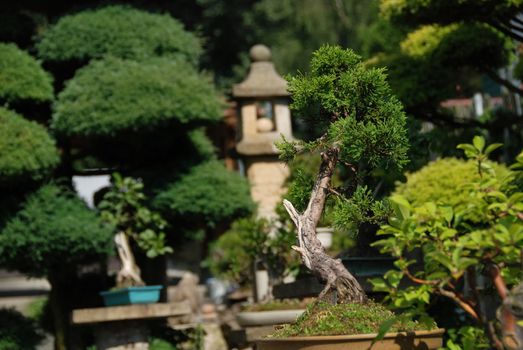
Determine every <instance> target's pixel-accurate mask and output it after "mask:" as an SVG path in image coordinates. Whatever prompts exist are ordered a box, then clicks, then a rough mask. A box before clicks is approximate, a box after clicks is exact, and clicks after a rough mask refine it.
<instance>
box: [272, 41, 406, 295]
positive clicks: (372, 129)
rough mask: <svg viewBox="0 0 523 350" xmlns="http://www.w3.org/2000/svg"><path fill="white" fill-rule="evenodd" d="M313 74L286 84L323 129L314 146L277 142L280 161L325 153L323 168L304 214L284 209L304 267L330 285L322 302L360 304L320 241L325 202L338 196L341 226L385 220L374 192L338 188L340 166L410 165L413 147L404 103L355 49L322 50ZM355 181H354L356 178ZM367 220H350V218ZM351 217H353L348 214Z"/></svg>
mask: <svg viewBox="0 0 523 350" xmlns="http://www.w3.org/2000/svg"><path fill="white" fill-rule="evenodd" d="M310 68H311V71H310V73H309V74H308V75H298V76H296V77H292V78H290V80H289V91H290V92H291V94H292V97H293V102H292V104H291V108H292V110H293V111H294V113H295V115H296V116H297V117H299V118H303V119H305V120H306V121H308V122H309V124H310V125H311V127H314V128H317V129H320V130H321V136H320V137H319V138H317V139H315V140H313V141H310V142H297V141H293V142H287V141H285V140H284V141H283V142H282V143H281V144H279V149H280V151H281V158H282V159H284V160H286V161H289V160H292V159H293V158H294V157H295V156H296V154H298V153H301V152H311V151H316V152H319V153H320V157H321V164H320V168H319V171H318V173H317V176H316V179H315V181H314V184H313V187H312V190H311V194H310V198H309V201H308V204H307V207H306V209H305V210H304V211H303V212H301V213H300V212H298V210H296V209H295V207H294V206H293V204H292V203H291V202H289V201H288V200H284V206H285V208H286V210H287V212H288V213H289V215H290V217H291V219H292V220H293V222H294V224H295V225H296V227H297V230H298V242H299V245H298V246H293V247H292V248H293V249H294V250H296V251H297V252H299V253H300V255H301V258H302V261H303V263H304V264H305V266H306V267H307V268H309V269H310V270H311V271H312V272H313V273H315V274H316V275H318V276H319V277H320V278H321V279H323V280H324V281H325V282H326V286H325V288H324V290H323V291H322V292H321V293H320V295H319V297H320V298H321V297H324V296H325V295H326V294H327V292H329V291H331V290H335V291H336V292H337V298H338V301H339V302H343V303H345V302H355V303H361V302H365V301H366V300H367V297H366V295H365V293H364V291H363V289H362V288H361V286H360V285H359V283H358V281H357V280H356V279H355V278H354V276H353V275H352V274H351V273H350V272H349V271H348V270H347V269H346V268H345V266H344V265H343V264H342V262H341V260H339V259H334V258H332V257H330V256H329V255H327V254H326V253H325V250H324V248H323V246H322V244H321V242H320V241H319V240H318V238H317V237H316V226H317V224H318V221H319V220H320V218H321V215H322V212H323V209H324V205H325V201H326V199H327V197H329V196H335V197H337V202H338V205H337V206H336V208H335V210H336V211H337V212H338V213H339V215H337V216H338V217H343V218H344V219H343V220H344V221H346V222H347V221H351V219H358V220H365V219H371V218H373V217H377V216H382V215H383V214H384V212H385V206H384V204H383V203H381V202H379V201H373V199H372V194H371V193H370V192H369V190H368V189H367V188H365V187H362V186H355V184H354V183H353V184H352V185H353V186H351V187H350V188H348V189H335V188H333V186H332V185H331V180H332V176H333V173H334V170H335V168H336V167H337V166H338V165H344V166H346V167H347V168H348V170H349V171H351V172H354V173H355V175H356V174H357V171H358V167H359V165H361V164H366V165H368V166H370V167H377V166H380V165H384V166H397V167H401V166H402V165H403V164H405V163H406V162H407V159H406V151H407V148H408V141H407V137H406V130H405V115H404V112H403V109H402V106H401V103H400V102H399V101H398V100H397V99H396V98H395V97H394V96H392V94H391V91H390V88H389V86H388V84H387V82H386V76H385V74H384V72H383V70H381V69H367V68H365V66H364V65H363V63H362V62H361V59H360V57H359V56H358V55H356V54H355V53H354V52H352V51H351V50H344V49H341V48H339V47H335V46H323V47H322V48H320V49H319V50H318V51H316V52H315V53H314V54H313V58H312V61H311V67H310ZM354 179H355V182H356V179H357V176H354ZM355 213H357V214H364V216H362V215H358V217H356V215H352V214H355ZM351 215H352V216H351Z"/></svg>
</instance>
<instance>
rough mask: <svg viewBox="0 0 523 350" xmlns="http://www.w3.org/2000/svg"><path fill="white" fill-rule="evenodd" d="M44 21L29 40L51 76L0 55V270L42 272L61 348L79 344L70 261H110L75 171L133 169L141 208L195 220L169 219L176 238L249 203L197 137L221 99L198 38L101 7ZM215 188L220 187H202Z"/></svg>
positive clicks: (162, 18) (25, 56)
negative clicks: (79, 193)
mask: <svg viewBox="0 0 523 350" xmlns="http://www.w3.org/2000/svg"><path fill="white" fill-rule="evenodd" d="M27 6H29V7H30V6H31V4H30V3H28V4H27ZM26 10H27V9H26ZM33 15H34V14H33ZM33 15H32V16H33ZM31 18H33V19H36V18H40V17H39V16H37V15H34V16H33V17H31ZM40 29H41V32H38V33H37V34H38V36H37V38H36V41H35V42H34V43H35V45H34V46H28V47H27V48H28V49H29V52H30V53H33V54H34V55H36V56H37V57H38V58H40V59H41V60H42V62H43V66H44V67H45V68H46V69H47V70H48V72H50V73H47V72H46V71H44V70H43V69H42V66H41V63H40V62H39V61H37V60H36V59H35V58H34V56H31V55H30V54H29V53H28V52H27V51H22V50H20V49H19V48H17V47H16V45H15V44H2V45H3V46H2V52H1V55H0V77H1V78H2V82H5V84H1V85H2V87H1V88H0V99H1V101H2V103H3V104H4V105H5V106H6V108H7V109H6V108H2V109H0V118H1V119H2V123H1V124H0V134H2V135H4V136H5V137H2V140H1V141H0V145H1V146H2V152H1V153H0V184H1V185H0V186H1V187H2V189H5V191H4V192H3V194H5V196H2V200H1V203H0V207H1V208H2V210H1V211H0V213H1V214H2V217H1V219H2V220H0V223H1V225H0V251H1V252H2V259H0V266H1V267H3V268H7V269H14V270H18V271H20V272H23V273H26V274H29V275H31V276H39V277H47V278H48V279H49V280H50V282H51V286H52V292H51V298H50V302H51V310H52V313H53V316H54V321H55V322H54V327H53V328H54V331H55V335H56V337H55V340H56V347H57V349H66V348H70V347H71V342H72V341H76V339H73V337H71V336H70V335H69V334H68V331H69V329H68V327H69V326H68V322H66V317H67V315H68V314H69V312H70V310H71V309H72V308H74V307H78V303H82V302H84V300H86V299H85V298H83V297H82V298H80V299H78V298H75V296H77V295H73V294H74V293H70V294H71V295H66V294H65V293H64V288H63V287H64V285H66V284H69V285H73V284H74V283H75V282H74V280H75V279H78V278H79V275H80V274H79V270H77V269H78V268H79V267H81V266H84V265H85V264H86V263H91V262H96V261H103V260H104V259H105V257H106V256H107V255H108V254H109V253H110V252H111V250H112V244H111V241H112V239H111V238H112V235H113V234H114V233H115V232H114V229H112V228H110V227H106V226H103V225H102V224H101V223H100V221H99V219H98V217H97V214H96V212H94V211H92V210H90V209H88V208H87V207H86V205H85V204H83V203H82V202H81V201H80V200H79V199H78V198H77V197H76V195H75V194H74V192H73V191H71V190H72V187H73V186H72V181H71V180H72V177H73V176H75V175H89V174H109V173H111V172H112V171H114V170H118V171H120V172H121V173H123V174H125V175H132V176H135V177H142V178H143V181H144V184H145V188H147V189H148V190H149V192H150V193H149V195H150V197H151V198H152V200H151V202H150V203H148V205H150V206H153V207H155V208H156V207H157V208H159V209H160V210H162V209H163V210H164V212H167V213H169V214H171V213H172V212H176V213H181V214H180V215H185V214H186V213H187V212H191V213H192V215H193V217H197V218H199V220H198V221H192V220H186V221H184V222H183V223H181V222H180V225H177V224H178V222H177V220H178V219H179V218H180V215H170V216H169V217H168V219H172V220H175V221H172V222H171V223H172V224H173V223H176V225H170V227H176V232H174V229H173V230H171V231H169V232H166V233H167V237H168V239H169V243H170V244H171V245H173V243H176V242H180V241H182V240H184V239H187V238H190V239H195V238H198V237H194V235H192V234H193V233H194V232H196V231H197V230H200V231H203V232H204V235H203V236H202V235H200V236H201V237H200V238H202V237H204V238H205V237H206V234H205V233H209V234H211V233H212V231H213V230H214V229H216V228H217V227H220V225H227V222H229V221H231V220H233V219H235V218H236V217H239V216H244V215H248V214H250V213H251V212H252V210H253V209H254V206H253V203H252V201H251V199H250V196H249V189H248V185H247V183H246V181H245V180H244V179H243V178H241V177H240V176H239V175H237V174H234V173H232V172H230V171H228V170H227V169H226V168H225V166H224V165H223V164H222V163H221V162H218V161H217V159H216V156H215V150H214V147H213V145H212V143H211V141H210V140H209V139H208V138H207V136H206V135H205V131H204V128H205V127H206V126H208V125H210V124H212V123H215V122H217V121H219V120H220V119H221V117H222V110H223V108H224V107H225V105H224V103H223V98H222V97H221V96H220V94H219V93H218V92H217V91H216V89H215V88H214V86H213V83H212V79H211V78H210V77H209V76H208V75H206V74H204V73H201V72H200V69H199V66H198V61H199V55H200V53H201V51H202V50H201V46H200V40H199V39H197V38H196V37H195V36H194V35H193V34H191V33H189V32H187V31H185V30H184V29H183V26H182V24H181V23H180V22H179V21H177V20H175V19H174V18H172V17H171V16H169V15H166V14H154V13H149V12H146V11H141V10H138V9H134V8H132V7H129V6H109V7H103V8H100V9H94V10H86V11H81V12H78V13H76V14H73V15H70V16H63V17H60V18H58V21H57V22H56V24H54V25H51V26H46V27H45V28H44V27H42V28H40ZM33 34H36V33H33ZM16 38H18V37H16ZM100 39H102V40H101V41H100ZM26 44H27V43H26ZM4 49H5V50H4ZM53 83H54V84H53ZM53 85H54V86H53ZM53 90H54V92H55V93H53ZM54 96H56V98H55V97H54ZM31 104H33V105H36V107H33V106H32V105H31ZM42 105H43V107H42ZM10 109H15V110H16V111H18V112H19V113H21V114H17V113H16V112H15V111H11V110H10ZM27 119H32V120H35V121H29V120H27ZM4 146H5V147H4ZM202 167H203V168H202ZM200 171H204V172H205V174H198V172H200ZM53 178H54V179H56V178H59V179H60V183H61V185H60V186H59V187H57V186H56V185H54V184H53V183H49V182H50V181H52V179H53ZM22 180H23V181H22ZM179 182H182V183H184V185H183V186H181V189H180V185H178V183H179ZM213 184H214V185H215V186H217V187H216V189H219V191H220V193H217V192H216V191H214V192H212V191H209V185H211V186H212V185H213ZM187 186H188V187H190V189H188V188H186V187H187ZM201 186H203V187H201ZM183 191H185V192H183ZM177 192H180V196H178V195H177ZM182 192H183V193H185V194H183V193H182ZM224 193H230V194H231V198H230V199H229V200H224ZM156 198H161V200H156ZM174 199H178V201H176V203H174ZM225 199H226V198H225ZM157 203H158V204H157ZM46 222H47V223H48V225H47V226H46V225H45V223H46ZM97 225H98V226H97ZM95 226H96V227H95ZM184 232H185V233H186V234H185V235H184V234H183V233H184ZM27 252H31V254H29V256H27ZM142 255H144V254H142ZM57 259H58V260H57ZM58 262H60V264H58ZM61 264H63V266H62V265H61ZM153 264H156V265H155V266H157V267H159V268H156V269H155V270H157V271H160V273H159V275H152V276H144V279H145V281H146V282H151V281H154V280H158V279H160V282H161V281H165V260H164V259H163V258H160V257H158V258H156V259H154V261H153ZM102 266H103V264H102ZM65 267H67V268H65ZM102 271H103V270H102ZM147 277H149V279H147ZM105 287H106V288H107V287H109V286H105ZM89 292H91V293H92V291H89ZM94 295H95V296H96V292H94ZM58 299H59V300H61V302H60V303H57V302H56V300H58ZM87 300H89V298H87ZM91 302H92V301H91ZM83 306H88V305H83Z"/></svg>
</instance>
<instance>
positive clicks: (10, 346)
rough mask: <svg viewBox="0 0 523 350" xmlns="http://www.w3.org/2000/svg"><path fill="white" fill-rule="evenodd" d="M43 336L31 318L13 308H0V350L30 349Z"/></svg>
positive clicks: (34, 346) (33, 347)
mask: <svg viewBox="0 0 523 350" xmlns="http://www.w3.org/2000/svg"><path fill="white" fill-rule="evenodd" d="M43 338H44V337H43V335H42V334H41V333H40V332H39V331H38V330H37V327H36V325H35V323H34V322H33V321H32V320H31V319H29V318H27V317H24V315H22V314H21V313H20V312H18V311H16V310H15V309H5V308H3V309H0V350H32V349H35V348H36V346H37V345H38V344H39V343H40V342H41V341H42V340H43Z"/></svg>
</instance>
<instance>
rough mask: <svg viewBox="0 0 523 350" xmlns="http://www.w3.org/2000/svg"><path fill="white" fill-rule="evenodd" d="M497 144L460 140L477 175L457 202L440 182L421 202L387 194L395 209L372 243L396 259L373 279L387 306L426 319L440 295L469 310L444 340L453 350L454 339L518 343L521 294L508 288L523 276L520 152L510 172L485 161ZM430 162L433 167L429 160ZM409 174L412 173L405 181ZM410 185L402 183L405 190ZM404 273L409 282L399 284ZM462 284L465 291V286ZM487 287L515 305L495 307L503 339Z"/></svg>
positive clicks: (498, 346)
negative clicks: (418, 256) (489, 309)
mask: <svg viewBox="0 0 523 350" xmlns="http://www.w3.org/2000/svg"><path fill="white" fill-rule="evenodd" d="M499 146H500V145H499V144H492V145H490V146H488V147H487V146H486V145H485V140H484V138H483V137H480V136H476V137H475V138H474V140H473V143H472V144H462V145H459V146H458V148H460V149H462V150H464V151H465V155H466V156H467V158H469V161H468V163H465V162H463V164H469V163H470V162H473V163H474V165H475V166H474V167H473V168H469V169H470V170H474V171H475V173H476V174H475V175H474V176H469V175H466V174H465V178H468V179H469V182H468V183H466V184H462V185H461V187H460V189H459V193H456V194H457V195H459V200H457V198H455V197H453V196H448V193H449V191H448V188H446V187H445V186H439V187H436V188H439V189H440V190H441V193H442V195H441V197H438V196H437V195H436V193H434V196H433V198H432V200H428V201H427V202H424V203H416V204H411V202H409V201H408V200H407V199H406V198H405V197H402V196H400V195H395V196H392V197H391V199H390V200H391V204H392V207H393V208H394V215H393V216H392V217H391V218H390V220H389V223H388V224H387V225H384V226H382V228H381V231H380V232H379V234H380V235H382V236H383V239H382V240H380V241H378V242H376V243H375V244H376V245H377V246H378V247H380V248H381V250H382V251H383V252H386V253H389V254H392V255H393V256H395V257H397V258H398V260H397V262H396V267H397V268H396V269H395V270H391V271H389V272H387V273H386V274H385V275H384V278H383V279H381V278H380V279H375V280H374V281H373V284H374V289H375V290H376V291H382V292H386V293H387V294H388V300H389V302H390V304H391V306H392V307H394V308H396V309H402V310H403V311H406V312H407V313H408V314H409V313H410V314H411V315H417V316H418V317H422V318H425V319H428V318H429V316H428V314H427V307H428V305H429V304H430V303H431V302H432V301H433V299H434V297H435V296H440V297H443V298H447V299H449V300H451V301H453V302H454V303H455V304H456V305H457V306H458V307H459V308H460V309H461V310H463V311H464V313H465V314H466V315H467V316H468V319H469V320H470V323H469V324H463V326H462V327H461V328H460V329H459V330H455V331H454V333H453V334H452V335H453V336H452V337H451V340H450V341H449V343H448V344H447V346H448V348H449V349H458V347H457V346H458V345H459V346H462V348H463V349H473V348H474V349H477V348H479V347H480V346H481V347H489V345H490V347H492V348H495V349H500V350H501V349H503V348H504V345H505V346H506V347H507V348H510V349H512V348H519V347H521V345H522V344H523V343H521V339H520V340H518V339H517V338H516V333H517V332H516V322H515V319H514V315H513V312H518V311H517V310H518V307H519V306H518V305H520V303H521V300H520V299H519V300H516V299H517V298H521V293H520V292H519V291H517V294H516V295H514V298H516V299H513V300H512V301H510V300H509V299H508V289H509V288H510V287H512V286H514V285H516V284H517V283H518V282H519V281H521V277H522V276H521V251H522V249H523V221H522V219H523V193H522V192H521V190H520V188H521V187H520V182H519V181H520V180H521V170H522V169H523V154H520V155H519V156H518V157H517V159H516V163H515V164H514V165H513V166H512V167H511V171H507V169H505V168H504V167H501V166H499V165H498V166H495V165H494V164H493V163H492V162H489V161H488V156H489V154H490V153H491V152H492V151H494V150H495V149H496V148H498V147H499ZM427 168H429V169H437V168H436V167H435V166H434V164H431V165H428V167H427ZM467 168H468V167H467ZM421 172H423V173H426V172H427V170H426V169H422V170H421V171H420V173H421ZM502 174H504V176H501V175H502ZM412 179H413V180H416V177H414V175H413V176H411V177H410V179H409V180H412ZM415 182H418V183H420V182H421V180H418V181H415ZM454 186H456V184H454ZM408 187H409V183H408V182H407V184H406V185H405V186H404V188H405V189H406V188H408ZM404 193H406V194H408V193H409V192H408V191H406V190H404ZM412 202H416V201H415V200H413V201H412ZM471 214H473V215H471ZM414 250H418V251H420V252H421V253H422V254H423V259H422V261H421V265H420V266H416V268H414V266H413V265H414V264H415V261H414V260H413V259H412V255H410V253H411V252H412V251H414ZM418 265H419V264H418ZM481 276H483V277H485V279H486V280H487V283H486V285H485V286H481V285H480V282H479V280H480V277H481ZM402 279H407V280H409V281H410V282H411V284H410V285H409V286H408V287H406V288H400V281H402ZM464 283H466V284H467V285H468V286H469V287H468V288H469V290H465V289H464V288H463V284H464ZM488 285H491V286H492V287H493V290H495V291H496V294H497V296H498V297H499V299H500V300H501V301H504V304H505V302H510V304H511V305H514V308H513V309H512V310H513V312H511V310H510V308H506V307H503V308H502V309H501V310H500V321H501V327H500V328H501V330H502V332H501V333H502V334H501V335H502V337H500V336H499V334H498V333H497V332H496V328H497V320H495V319H494V318H493V317H492V316H489V314H488V313H486V311H485V310H486V309H485V307H484V299H483V298H482V292H481V291H480V289H482V288H483V287H487V286H488ZM519 290H521V289H519ZM518 294H519V295H518ZM515 301H518V303H519V304H518V303H516V302H515ZM485 337H488V341H487V340H485ZM482 339H483V341H482ZM518 343H519V344H518ZM467 344H468V345H467Z"/></svg>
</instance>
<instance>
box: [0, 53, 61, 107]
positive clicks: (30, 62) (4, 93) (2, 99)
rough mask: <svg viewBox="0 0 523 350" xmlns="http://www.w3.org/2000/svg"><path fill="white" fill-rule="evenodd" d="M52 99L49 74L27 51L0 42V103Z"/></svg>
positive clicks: (46, 100) (47, 100)
mask: <svg viewBox="0 0 523 350" xmlns="http://www.w3.org/2000/svg"><path fill="white" fill-rule="evenodd" d="M52 99H53V85H52V78H51V76H50V75H49V74H48V73H47V72H46V71H44V70H43V69H42V67H41V66H40V64H39V62H38V61H36V60H35V59H34V58H33V57H32V56H31V55H29V54H28V53H27V52H25V51H22V50H20V49H19V48H18V47H17V46H16V45H14V44H8V43H0V105H5V104H8V105H9V104H12V103H18V102H22V101H34V102H49V101H51V100H52Z"/></svg>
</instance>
